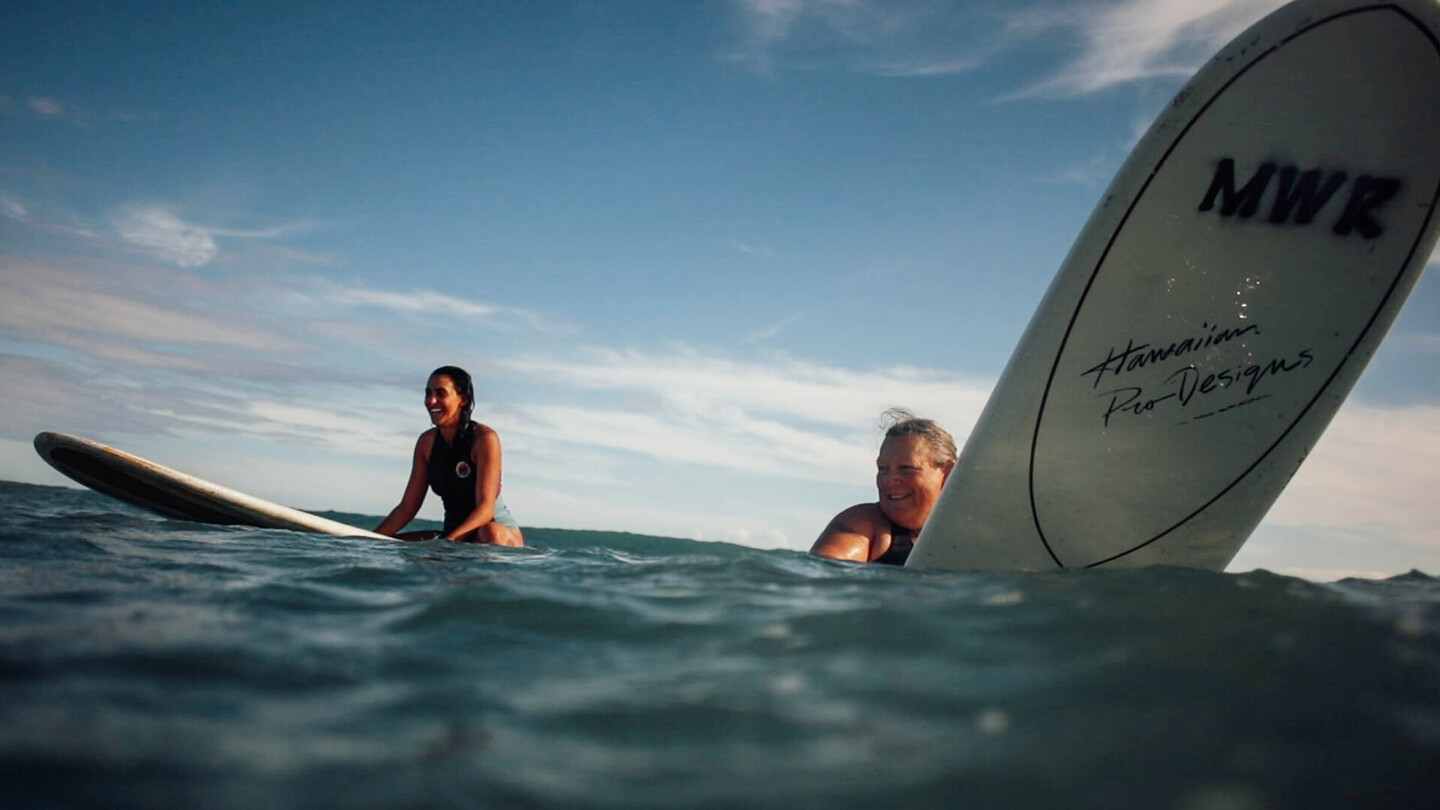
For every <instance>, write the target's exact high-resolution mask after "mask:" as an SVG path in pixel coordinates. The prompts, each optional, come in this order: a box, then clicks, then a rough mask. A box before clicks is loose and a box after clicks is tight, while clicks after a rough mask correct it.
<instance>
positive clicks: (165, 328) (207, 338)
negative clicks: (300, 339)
mask: <svg viewBox="0 0 1440 810" xmlns="http://www.w3.org/2000/svg"><path fill="white" fill-rule="evenodd" d="M0 282H3V286H4V289H5V295H4V296H3V297H0V329H5V330H8V331H11V332H12V334H14V335H16V336H20V337H23V338H25V339H29V340H41V341H51V342H55V343H59V344H61V345H68V346H70V347H71V348H82V347H85V346H88V347H91V348H102V347H108V348H109V349H110V350H111V351H112V352H113V351H115V350H127V351H130V350H135V349H136V347H134V346H115V345H113V343H112V342H111V341H114V340H117V339H118V340H123V341H131V342H138V343H142V344H180V345H191V346H193V345H212V346H215V345H218V346H227V347H232V348H236V349H242V350H249V351H269V352H288V351H293V350H294V349H296V348H297V344H295V343H294V342H293V341H291V340H289V339H287V338H284V337H282V336H280V335H277V334H275V333H273V332H268V331H265V330H261V329H255V328H250V327H245V326H236V325H230V324H226V323H224V322H222V321H220V320H218V319H215V318H211V317H202V316H199V315H194V314H189V313H185V312H181V311H178V310H176V309H172V308H169V307H166V306H160V305H156V304H151V303H147V302H145V301H142V300H140V299H139V298H138V297H134V296H133V295H128V294H119V293H115V292H106V291H103V290H100V289H97V288H96V284H95V280H94V279H93V278H89V277H86V276H81V275H77V274H72V273H67V272H64V271H61V270H56V269H53V268H50V267H47V266H45V265H41V264H37V263H34V262H27V261H21V260H18V259H0ZM97 338H98V340H97ZM144 355H145V356H148V357H150V358H154V357H156V355H153V354H150V353H144ZM97 356H103V355H97ZM145 356H142V355H141V354H138V353H137V354H135V355H133V356H131V357H130V358H129V359H130V360H132V361H135V362H140V363H142V364H151V363H152V362H153V359H152V360H146V359H145ZM110 359H120V358H119V357H115V356H114V355H113V354H111V355H110Z"/></svg>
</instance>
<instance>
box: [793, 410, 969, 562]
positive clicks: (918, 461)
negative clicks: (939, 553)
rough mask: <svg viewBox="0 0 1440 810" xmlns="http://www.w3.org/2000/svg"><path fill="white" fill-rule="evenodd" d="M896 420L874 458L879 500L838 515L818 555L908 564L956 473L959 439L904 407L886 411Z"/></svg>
mask: <svg viewBox="0 0 1440 810" xmlns="http://www.w3.org/2000/svg"><path fill="white" fill-rule="evenodd" d="M885 418H886V419H887V420H889V421H890V422H891V425H890V428H889V429H888V430H886V431H885V441H884V442H883V443H881V445H880V457H879V458H877V459H876V460H875V487H876V489H878V490H879V494H880V499H879V500H878V501H877V502H875V503H862V504H857V505H855V506H852V507H850V508H849V509H846V510H845V511H844V512H841V513H840V514H838V515H836V516H835V518H834V519H833V520H831V521H830V525H828V526H826V527H825V531H823V532H821V533H820V538H819V539H818V540H816V541H815V545H814V546H812V547H811V548H810V553H811V554H814V555H816V556H819V557H831V558H833V559H837V560H854V561H856V562H877V563H888V564H890V565H904V564H905V560H906V559H907V558H908V557H909V556H910V550H911V549H912V548H914V547H915V538H916V537H918V536H919V534H920V530H921V529H922V528H924V526H925V521H926V520H927V519H928V518H929V517H930V510H932V509H934V508H935V502H936V501H937V500H938V499H939V498H940V490H941V488H943V487H944V486H945V479H947V478H949V477H950V471H951V470H953V469H955V440H954V439H952V438H951V437H950V434H949V433H948V432H947V431H946V430H945V428H943V427H940V425H938V424H937V423H935V422H934V421H933V420H930V419H917V418H916V417H915V415H914V414H912V413H910V412H909V411H906V410H902V409H900V408H892V409H890V410H888V411H886V412H885Z"/></svg>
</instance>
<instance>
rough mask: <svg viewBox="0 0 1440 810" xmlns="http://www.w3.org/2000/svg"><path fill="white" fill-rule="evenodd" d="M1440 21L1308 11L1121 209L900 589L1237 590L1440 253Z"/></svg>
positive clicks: (1126, 195)
mask: <svg viewBox="0 0 1440 810" xmlns="http://www.w3.org/2000/svg"><path fill="white" fill-rule="evenodd" d="M1437 32H1440V4H1437V2H1436V0H1395V2H1383V3H1376V2H1370V3H1366V2H1356V0H1299V2H1295V3H1292V4H1290V5H1288V6H1285V7H1284V8H1282V9H1280V10H1278V11H1277V12H1275V13H1274V14H1272V15H1270V16H1269V17H1267V18H1265V19H1264V20H1262V21H1260V22H1259V23H1258V24H1256V25H1255V26H1253V27H1252V28H1250V29H1249V30H1248V31H1246V32H1245V33H1244V34H1242V35H1241V36H1240V37H1239V38H1237V39H1236V40H1235V41H1234V42H1232V43H1231V44H1230V45H1228V46H1227V47H1226V48H1225V49H1224V50H1223V51H1221V52H1220V54H1219V55H1217V56H1216V57H1215V58H1214V59H1213V60H1211V61H1210V63H1209V64H1207V65H1206V66H1205V67H1204V68H1202V69H1201V70H1200V71H1199V72H1198V73H1197V74H1196V75H1195V77H1194V78H1193V79H1191V81H1190V82H1189V83H1188V84H1187V85H1186V86H1185V88H1184V89H1182V90H1181V91H1180V93H1179V95H1178V96H1176V98H1175V100H1174V102H1173V103H1172V104H1171V106H1170V107H1169V108H1168V109H1167V110H1166V111H1165V112H1164V113H1163V114H1162V115H1161V116H1160V117H1159V119H1158V120H1157V121H1156V122H1155V123H1154V125H1153V126H1151V128H1150V131H1149V132H1148V133H1147V134H1146V135H1145V137H1144V138H1143V139H1142V140H1141V141H1140V143H1139V144H1138V145H1137V146H1136V148H1135V150H1134V152H1133V153H1132V155H1131V156H1130V158H1129V159H1128V160H1127V161H1126V162H1125V164H1124V166H1123V167H1122V168H1121V169H1120V172H1119V174H1118V175H1117V176H1116V178H1115V180H1114V181H1113V183H1112V184H1111V186H1110V188H1109V190H1108V191H1107V192H1106V194H1105V196H1104V198H1103V199H1102V200H1101V202H1100V204H1099V206H1098V207H1097V209H1096V210H1095V212H1094V213H1093V214H1092V215H1091V218H1090V221H1089V222H1088V223H1087V224H1086V226H1085V229H1084V230H1083V232H1082V233H1081V235H1080V237H1079V239H1078V240H1077V242H1076V244H1075V246H1074V247H1073V248H1072V249H1071V252H1070V254H1069V256H1068V257H1067V258H1066V260H1065V262H1064V264H1063V265H1062V266H1061V268H1060V270H1059V272H1058V274H1057V275H1056V278H1055V280H1054V282H1053V283H1052V285H1051V287H1050V289H1049V291H1048V292H1047V293H1046V295H1045V298H1044V299H1043V300H1042V302H1041V304H1040V307H1039V310H1038V311H1037V312H1036V313H1035V316H1034V318H1033V319H1032V320H1031V322H1030V325H1029V327H1028V328H1027V330H1026V332H1025V334H1024V336H1023V337H1022V338H1021V341H1020V343H1019V345H1018V347H1017V348H1016V350H1015V354H1014V356H1013V357H1012V358H1011V360H1010V363H1009V365H1008V366H1007V367H1006V369H1005V372H1004V374H1003V375H1002V376H1001V378H1000V380H999V382H998V384H997V385H996V388H995V391H994V393H993V394H992V395H991V398H990V401H989V403H988V404H987V405H986V408H985V411H984V412H983V414H982V415H981V417H980V419H979V421H978V423H977V424H976V425H975V428H974V430H973V432H972V433H971V434H970V439H969V440H968V441H967V442H966V444H965V448H964V450H963V452H962V453H961V456H960V459H959V462H958V464H957V465H956V468H955V471H954V472H953V473H952V475H951V477H950V479H949V481H948V482H947V484H946V487H945V490H944V492H943V494H942V495H941V498H940V500H939V502H938V503H937V505H936V508H935V510H934V512H933V513H932V514H931V516H930V518H929V520H928V522H927V523H926V526H925V529H924V531H923V532H922V534H921V536H920V539H919V540H918V542H917V544H916V547H915V550H914V552H913V553H912V554H911V556H910V559H909V562H908V565H910V566H912V567H916V568H931V569H950V570H1047V569H1051V570H1053V569H1056V568H1077V567H1095V566H1138V565H1148V564H1173V565H1185V566H1195V567H1201V568H1210V569H1215V570H1220V569H1223V568H1224V567H1225V566H1226V565H1227V564H1228V563H1229V561H1230V560H1231V559H1232V558H1233V557H1234V556H1235V553H1236V552H1237V551H1239V549H1240V546H1241V544H1242V543H1244V541H1245V540H1246V538H1247V537H1249V535H1250V533H1251V532H1252V531H1253V530H1254V528H1255V526H1256V525H1257V524H1259V522H1260V520H1261V518H1263V517H1264V515H1265V512H1266V511H1267V510H1268V509H1269V508H1270V506H1271V504H1273V503H1274V501H1275V499H1276V498H1277V497H1278V496H1279V495H1280V492H1281V490H1282V489H1284V487H1285V485H1286V483H1287V482H1288V481H1289V479H1290V477H1291V476H1292V475H1293V474H1294V473H1295V471H1296V469H1297V468H1298V466H1299V465H1300V463H1301V461H1302V460H1304V458H1305V456H1306V454H1308V453H1309V452H1310V449H1311V448H1312V447H1314V445H1315V442H1316V441H1317V440H1318V439H1319V437H1320V434H1321V433H1322V432H1323V431H1324V429H1325V427H1326V425H1327V424H1329V422H1330V420H1331V417H1333V416H1334V415H1335V412H1336V410H1337V409H1338V408H1339V407H1340V404H1341V403H1342V402H1343V401H1344V399H1345V396H1346V394H1348V393H1349V391H1350V389H1351V387H1352V386H1353V385H1354V384H1355V381H1356V379H1357V378H1358V377H1359V376H1360V372H1361V371H1362V370H1363V369H1364V367H1365V364H1366V363H1367V362H1368V360H1369V359H1370V357H1371V355H1372V354H1374V352H1375V349H1376V347H1377V345H1378V344H1379V343H1380V340H1381V339H1382V338H1383V337H1384V335H1385V333H1386V331H1387V330H1388V329H1389V328H1390V325H1391V323H1392V322H1393V321H1394V320H1395V317H1396V315H1397V314H1398V313H1399V310H1400V307H1401V305H1402V304H1403V303H1404V301H1405V298H1406V297H1407V296H1408V295H1409V293H1410V290H1411V288H1412V287H1414V285H1415V282H1416V281H1417V280H1418V278H1419V276H1420V273H1421V271H1422V270H1423V268H1424V266H1425V263H1426V261H1427V260H1428V259H1429V257H1430V255H1431V250H1432V249H1433V248H1434V245H1435V240H1436V234H1437V221H1440V220H1437V217H1436V204H1437V201H1440V36H1437Z"/></svg>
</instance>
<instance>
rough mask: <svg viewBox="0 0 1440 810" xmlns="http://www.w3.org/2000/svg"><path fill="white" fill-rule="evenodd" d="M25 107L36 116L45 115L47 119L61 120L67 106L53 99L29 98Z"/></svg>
mask: <svg viewBox="0 0 1440 810" xmlns="http://www.w3.org/2000/svg"><path fill="white" fill-rule="evenodd" d="M25 106H26V107H27V108H29V110H30V111H31V112H33V113H35V114H36V115H43V116H45V117H46V118H61V117H64V115H65V105H64V104H61V103H60V102H59V101H57V100H55V99H53V98H42V97H34V98H28V99H26V100H25Z"/></svg>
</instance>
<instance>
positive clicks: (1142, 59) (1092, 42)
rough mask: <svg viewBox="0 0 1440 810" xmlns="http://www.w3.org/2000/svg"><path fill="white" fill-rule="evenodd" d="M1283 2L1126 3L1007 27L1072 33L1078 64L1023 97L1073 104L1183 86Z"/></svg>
mask: <svg viewBox="0 0 1440 810" xmlns="http://www.w3.org/2000/svg"><path fill="white" fill-rule="evenodd" d="M1286 2H1287V0H1127V2H1123V3H1119V4H1113V3H1107V4H1103V5H1099V6H1096V7H1094V8H1090V9H1075V8H1065V9H1061V10H1050V11H1046V12H1043V15H1044V16H1037V15H1036V14H1035V13H1034V12H1031V13H1030V14H1028V15H1027V16H1024V17H1021V18H1017V19H1016V20H1015V21H1014V27H1016V28H1017V29H1026V28H1028V29H1030V31H1031V33H1034V32H1036V31H1040V30H1046V29H1050V28H1065V29H1073V30H1074V32H1075V34H1076V35H1077V36H1078V37H1079V38H1080V40H1081V43H1082V47H1081V52H1080V54H1079V56H1077V57H1076V58H1075V59H1074V60H1073V61H1071V62H1070V63H1068V64H1066V65H1065V66H1064V67H1062V68H1061V69H1060V70H1059V71H1057V72H1056V74H1055V76H1054V77H1052V78H1050V79H1047V80H1045V81H1043V82H1040V83H1039V84H1037V85H1035V86H1034V87H1032V88H1030V89H1029V90H1028V91H1026V93H1025V95H1041V96H1062V97H1063V96H1080V95H1086V94H1089V93H1095V92H1099V91H1101V90H1105V89H1107V88H1110V87H1114V86H1116V85H1120V84H1126V83H1130V82H1135V81H1140V80H1143V79H1150V78H1185V77H1188V76H1190V75H1191V74H1193V73H1194V72H1195V71H1196V70H1198V69H1199V68H1200V66H1201V65H1202V64H1204V63H1205V61H1206V60H1207V59H1209V58H1210V57H1211V56H1213V55H1214V54H1215V53H1216V52H1217V51H1219V50H1220V48H1222V47H1224V45H1225V44H1226V43H1228V42H1229V41H1230V40H1232V39H1234V38H1235V37H1236V36H1237V35H1239V34H1240V32H1241V31H1244V30H1245V29H1246V28H1247V27H1249V26H1250V25H1252V24H1254V23H1255V22H1257V21H1259V20H1260V18H1262V17H1264V16H1265V15H1266V14H1268V13H1270V12H1271V11H1274V10H1275V9H1277V8H1279V7H1280V6H1282V5H1284V4H1285V3H1286Z"/></svg>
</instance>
